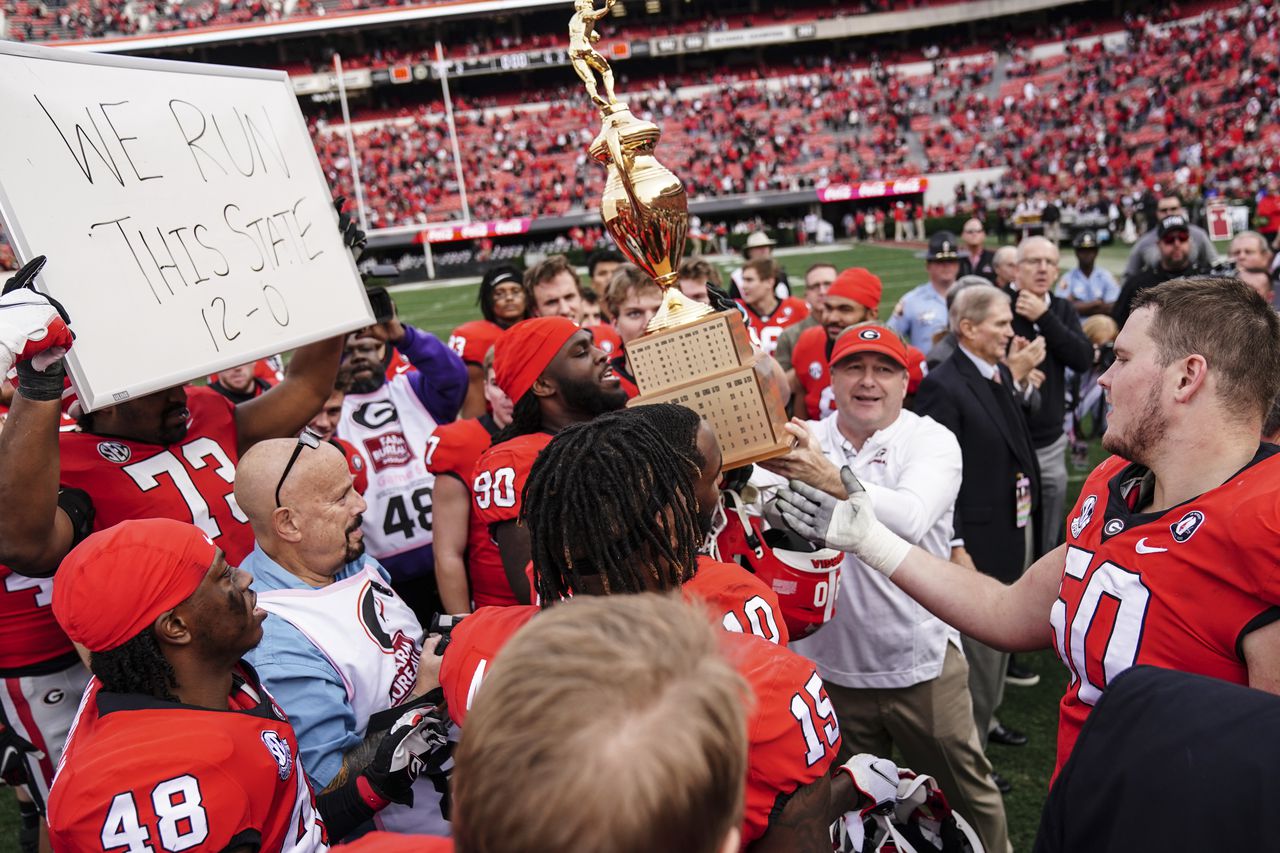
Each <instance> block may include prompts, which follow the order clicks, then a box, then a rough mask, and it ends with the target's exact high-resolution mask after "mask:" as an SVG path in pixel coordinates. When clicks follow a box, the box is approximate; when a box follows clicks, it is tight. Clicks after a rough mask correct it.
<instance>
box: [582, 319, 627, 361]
mask: <svg viewBox="0 0 1280 853" xmlns="http://www.w3.org/2000/svg"><path fill="white" fill-rule="evenodd" d="M588 329H589V330H590V332H591V343H593V344H595V345H596V346H597V347H598V348H599V349H600V350H601V351H603V352H604V354H605V355H607V356H610V357H612V356H615V355H618V354H619V353H621V352H622V338H620V337H619V336H618V330H617V329H615V328H613V326H611V325H609V324H608V323H597V324H596V325H594V326H589V327H588Z"/></svg>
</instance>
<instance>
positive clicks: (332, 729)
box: [245, 615, 361, 789]
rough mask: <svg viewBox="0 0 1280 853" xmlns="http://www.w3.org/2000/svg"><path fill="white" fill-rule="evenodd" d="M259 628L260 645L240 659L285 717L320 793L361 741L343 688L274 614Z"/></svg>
mask: <svg viewBox="0 0 1280 853" xmlns="http://www.w3.org/2000/svg"><path fill="white" fill-rule="evenodd" d="M262 627H263V636H262V642H261V643H259V644H258V646H257V648H255V649H253V650H252V651H250V652H249V653H248V654H247V655H245V659H246V660H248V661H249V663H250V664H252V665H253V668H254V669H256V670H257V671H258V676H259V677H260V678H261V679H262V683H263V685H264V686H265V687H266V688H267V690H268V691H269V692H270V693H271V695H272V696H273V697H274V698H275V700H276V703H277V704H278V705H279V706H280V707H281V708H283V709H284V712H285V713H286V714H288V715H289V723H290V724H291V725H292V726H293V730H294V732H295V734H297V736H298V748H299V752H300V753H301V757H302V766H303V768H304V769H305V770H306V771H307V777H308V778H309V779H310V780H311V781H312V783H313V784H314V785H315V786H316V788H317V789H319V788H323V787H325V786H326V785H328V784H329V783H330V782H331V781H333V777H335V776H337V775H338V771H339V770H341V769H342V757H343V756H344V755H346V754H347V753H348V752H349V751H351V750H352V749H353V748H355V747H356V746H357V745H358V744H359V743H360V740H361V738H360V735H359V734H357V732H356V718H355V714H354V713H353V712H352V709H351V705H350V703H348V702H347V689H346V687H345V686H344V685H343V683H342V679H341V677H339V675H338V673H337V672H336V671H335V670H334V668H333V667H332V666H331V665H330V664H329V661H328V660H327V659H326V658H325V657H324V655H323V654H321V653H320V651H319V649H317V648H316V647H315V646H314V645H312V644H311V642H310V641H309V640H308V639H307V638H306V637H304V636H303V635H302V632H301V631H299V630H298V629H297V628H295V627H293V626H292V625H290V624H289V623H288V622H286V621H285V620H284V619H281V618H280V617H279V616H274V615H272V616H268V617H267V620H266V622H264V623H263V625H262Z"/></svg>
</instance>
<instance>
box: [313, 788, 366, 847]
mask: <svg viewBox="0 0 1280 853" xmlns="http://www.w3.org/2000/svg"><path fill="white" fill-rule="evenodd" d="M359 779H360V777H359V776H355V775H353V776H351V777H350V778H349V779H347V781H346V782H344V783H343V784H342V785H340V786H338V787H337V788H334V789H333V790H332V791H327V792H325V793H323V794H317V795H316V811H317V812H319V813H320V819H321V820H323V821H324V825H325V826H326V827H328V829H329V841H330V842H337V841H341V840H342V839H343V838H345V837H346V836H348V835H350V834H351V833H352V831H354V830H355V829H356V827H358V826H360V825H361V824H362V823H364V822H365V821H368V820H370V819H372V818H373V816H374V815H375V814H377V810H376V809H374V808H373V807H372V806H370V805H369V804H368V803H366V802H365V801H364V798H363V797H361V796H360V791H359V790H358V789H357V788H356V784H357V782H358V780H359Z"/></svg>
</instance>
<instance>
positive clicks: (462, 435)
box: [424, 418, 517, 607]
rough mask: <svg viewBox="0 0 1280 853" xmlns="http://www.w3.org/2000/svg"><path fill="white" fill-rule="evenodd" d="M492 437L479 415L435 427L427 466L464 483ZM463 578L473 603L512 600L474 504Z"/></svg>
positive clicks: (499, 559) (499, 560)
mask: <svg viewBox="0 0 1280 853" xmlns="http://www.w3.org/2000/svg"><path fill="white" fill-rule="evenodd" d="M492 440H493V435H492V434H491V433H490V432H489V429H488V427H486V426H485V424H484V423H482V422H481V419H479V418H467V419H466V420H461V421H454V422H453V423H451V424H444V425H443V426H438V427H436V431H435V432H434V433H432V434H431V437H430V438H429V439H427V450H426V453H425V455H424V459H425V461H426V465H427V470H428V471H430V472H431V473H432V474H435V475H436V477H437V478H439V477H446V476H447V477H456V478H457V479H459V480H461V481H462V483H463V484H464V485H466V486H468V487H470V485H471V475H472V473H474V471H475V468H476V461H477V460H478V459H479V458H480V456H481V454H483V453H484V452H485V451H486V450H488V449H489V443H490V442H491V441H492ZM466 556H467V580H468V581H469V583H470V585H471V600H472V601H473V602H474V603H475V606H476V607H484V606H486V605H491V604H496V605H503V604H516V603H517V601H516V596H515V593H513V592H512V591H511V583H510V582H509V581H508V580H507V574H506V572H505V571H503V568H502V557H501V555H499V554H498V546H497V545H495V544H493V539H492V538H491V537H490V536H489V525H488V524H486V523H485V522H484V520H483V519H481V518H480V513H478V512H476V509H475V506H474V505H473V506H472V508H471V512H470V513H469V514H468V515H467V555H466Z"/></svg>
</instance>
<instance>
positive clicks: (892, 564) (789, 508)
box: [778, 466, 911, 577]
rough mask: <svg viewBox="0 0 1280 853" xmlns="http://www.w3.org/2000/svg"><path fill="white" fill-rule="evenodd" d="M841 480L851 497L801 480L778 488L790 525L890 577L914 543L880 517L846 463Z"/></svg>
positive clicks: (802, 534) (780, 510)
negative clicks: (900, 534)
mask: <svg viewBox="0 0 1280 853" xmlns="http://www.w3.org/2000/svg"><path fill="white" fill-rule="evenodd" d="M840 480H841V481H842V482H843V483H844V488H845V491H846V492H848V493H849V497H848V499H847V500H843V501H842V500H839V499H837V498H833V497H832V496H831V495H829V494H827V493H826V492H824V491H822V490H821V489H816V488H814V487H813V486H810V485H808V484H807V483H802V482H800V481H799V480H792V481H791V482H790V483H789V484H788V487H787V488H784V489H779V490H778V511H779V513H780V514H781V515H782V518H783V521H785V522H786V525H787V526H788V527H790V528H791V529H792V530H794V531H795V532H796V533H799V534H800V535H801V536H803V537H804V538H805V539H808V540H809V541H810V542H813V543H815V544H819V543H821V544H825V545H826V546H827V547H828V548H835V549H837V550H839V551H845V552H847V553H849V554H853V555H854V556H856V557H857V558H858V559H859V560H861V561H862V562H864V563H866V564H867V565H868V566H870V567H871V568H873V569H875V570H876V571H878V572H880V573H881V574H883V575H884V576H885V577H889V576H890V575H892V574H893V572H894V570H895V569H897V568H898V566H899V565H901V564H902V561H903V560H904V559H906V557H907V552H908V551H910V550H911V543H910V542H907V541H906V540H904V539H902V538H901V537H900V536H898V534H896V533H894V532H893V531H892V530H890V529H889V528H887V527H885V526H884V525H883V524H881V523H880V522H879V521H878V520H877V519H876V514H875V511H874V510H872V508H871V497H870V495H868V494H867V490H866V489H864V488H863V487H862V483H860V482H858V478H857V477H855V476H854V475H853V472H852V471H851V470H849V468H848V467H847V466H846V467H844V468H842V469H840Z"/></svg>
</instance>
